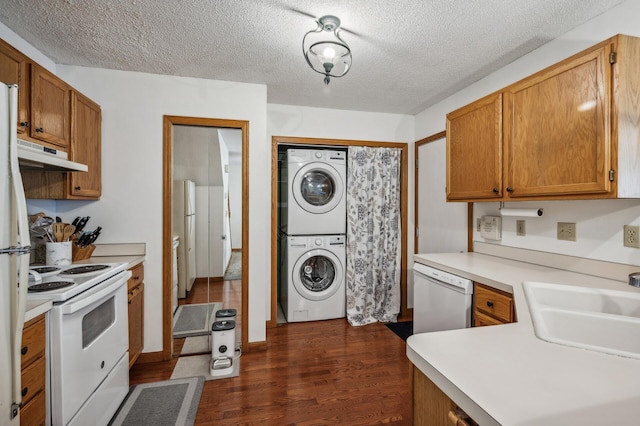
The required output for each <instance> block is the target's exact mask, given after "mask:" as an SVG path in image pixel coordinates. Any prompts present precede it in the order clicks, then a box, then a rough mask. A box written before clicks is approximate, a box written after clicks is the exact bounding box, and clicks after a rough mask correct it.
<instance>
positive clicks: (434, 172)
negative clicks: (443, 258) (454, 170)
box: [413, 132, 473, 253]
mask: <svg viewBox="0 0 640 426" xmlns="http://www.w3.org/2000/svg"><path fill="white" fill-rule="evenodd" d="M414 158H415V162H416V173H415V183H414V187H413V188H414V191H415V194H414V200H415V202H414V208H415V214H414V218H415V230H416V232H415V240H414V241H415V243H414V246H413V247H414V253H455V252H463V251H472V248H471V239H468V238H467V232H466V229H467V221H468V217H469V214H472V213H473V203H469V204H468V205H465V203H448V202H447V200H446V185H447V183H446V163H447V161H446V132H440V133H436V134H434V135H432V136H429V137H427V138H424V139H421V140H419V141H417V142H416V143H415V156H414ZM469 223H470V222H469ZM469 235H471V234H469Z"/></svg>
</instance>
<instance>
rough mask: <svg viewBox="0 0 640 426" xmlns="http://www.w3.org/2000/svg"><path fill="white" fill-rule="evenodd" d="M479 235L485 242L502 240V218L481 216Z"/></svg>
mask: <svg viewBox="0 0 640 426" xmlns="http://www.w3.org/2000/svg"><path fill="white" fill-rule="evenodd" d="M480 235H481V236H482V238H484V239H485V240H493V241H499V240H501V239H502V218H501V217H500V216H482V221H481V224H480Z"/></svg>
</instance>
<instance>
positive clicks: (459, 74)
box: [0, 0, 622, 114]
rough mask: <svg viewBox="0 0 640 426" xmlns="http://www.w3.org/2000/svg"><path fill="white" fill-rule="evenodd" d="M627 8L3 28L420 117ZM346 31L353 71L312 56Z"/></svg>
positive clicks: (13, 2)
mask: <svg viewBox="0 0 640 426" xmlns="http://www.w3.org/2000/svg"><path fill="white" fill-rule="evenodd" d="M619 3H622V0H526V1H525V0H430V1H426V0H385V1H379V0H350V1H345V0H341V1H340V0H316V1H310V0H274V1H258V0H253V1H251V0H173V1H166V0H161V1H155V0H39V1H33V0H2V7H1V9H0V21H1V22H2V23H4V24H5V25H6V26H7V27H9V28H11V29H12V30H13V31H14V32H16V33H17V34H18V35H20V36H21V37H22V38H24V39H25V40H27V41H28V42H29V43H31V44H32V45H33V46H35V47H36V48H37V49H39V50H40V51H42V52H43V53H44V54H46V55H47V56H49V57H50V58H51V59H52V60H53V61H54V62H56V63H59V64H68V65H81V66H91V67H99V68H112V69H118V70H129V71H141V72H150V73H159V74H171V75H179V76H191V77H202V78H210V79H216V80H229V81H237V82H249V83H260V84H266V85H267V99H268V102H269V103H275V104H287V105H305V106H315V107H323V108H336V109H350V110H361V111H378V112H392V113H404V114H415V113H417V112H420V111H422V110H424V109H425V108H426V107H428V106H430V105H433V104H434V103H436V102H438V101H440V100H442V99H444V98H446V97H447V96H449V95H451V94H453V93H455V92H456V91H458V90H460V89H462V88H463V87H465V86H467V85H469V84H470V83H472V82H474V81H476V80H479V79H480V78H482V77H484V76H485V75H487V74H490V73H491V72H493V71H495V70H497V69H499V68H501V67H503V66H504V65H506V64H508V63H510V62H512V61H513V60H515V59H516V58H518V57H520V56H522V55H524V54H526V53H528V52H530V51H531V50H533V49H535V48H537V47H538V46H540V45H542V44H544V43H546V42H548V41H550V40H552V39H554V38H556V37H558V36H559V35H562V34H564V33H565V32H567V31H568V30H570V29H572V28H574V27H576V26H578V25H580V24H582V23H584V22H586V21H587V20H589V19H591V18H593V17H595V16H597V15H599V14H601V13H602V12H604V11H606V10H608V9H610V8H611V7H613V6H614V5H617V4H619ZM327 14H332V15H336V16H338V17H339V18H340V19H341V20H342V26H343V28H344V30H345V31H343V32H342V37H343V39H344V40H345V41H346V42H347V43H348V44H349V45H350V47H351V49H352V52H353V66H352V69H351V71H350V72H349V73H348V74H347V75H346V76H344V77H342V78H334V79H332V81H331V84H330V85H329V86H327V87H325V86H324V84H323V81H322V80H323V77H322V76H321V75H320V74H317V73H315V72H313V71H312V70H311V68H309V67H308V65H307V64H306V62H305V60H304V58H303V56H302V47H301V43H302V37H303V36H304V34H305V33H306V32H307V31H309V30H311V29H314V28H315V26H316V24H315V22H314V17H320V16H323V15H327Z"/></svg>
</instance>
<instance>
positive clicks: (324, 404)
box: [130, 299, 411, 425]
mask: <svg viewBox="0 0 640 426" xmlns="http://www.w3.org/2000/svg"><path fill="white" fill-rule="evenodd" d="M212 300H214V299H212ZM267 342H268V349H267V351H266V352H255V353H248V354H243V355H242V357H241V358H240V360H241V364H240V376H239V377H235V378H229V379H220V380H211V381H207V382H205V385H204V389H203V393H202V397H201V400H200V406H199V408H198V414H197V417H196V425H253V424H266V425H372V424H391V425H409V424H410V409H411V389H410V386H411V368H410V363H409V360H408V359H407V357H406V355H405V351H406V346H405V342H404V341H403V340H402V339H400V338H399V337H397V336H396V335H395V334H394V333H393V332H392V331H390V330H389V329H388V328H387V327H385V326H384V325H383V324H370V325H367V326H364V327H351V326H350V325H349V324H348V323H347V321H346V320H345V319H337V320H328V321H313V322H305V323H290V324H284V325H282V326H280V327H277V328H274V329H270V330H268V336H267ZM174 365H175V361H174V360H172V361H168V362H167V363H149V364H142V365H135V366H134V367H133V369H132V370H131V378H130V381H131V384H132V385H133V384H135V383H142V382H145V381H157V380H166V379H168V378H169V377H170V376H171V371H172V369H173V366H174Z"/></svg>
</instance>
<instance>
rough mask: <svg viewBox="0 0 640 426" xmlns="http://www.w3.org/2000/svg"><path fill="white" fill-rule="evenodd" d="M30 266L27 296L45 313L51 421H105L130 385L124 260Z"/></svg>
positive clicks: (101, 422) (69, 422)
mask: <svg viewBox="0 0 640 426" xmlns="http://www.w3.org/2000/svg"><path fill="white" fill-rule="evenodd" d="M51 268H52V267H47V266H43V267H32V268H31V272H32V275H33V277H35V279H33V280H32V281H30V283H29V293H28V296H27V297H28V299H39V300H42V299H46V300H52V301H53V308H52V309H51V312H50V314H49V322H48V324H49V327H48V330H49V332H48V347H49V353H48V359H49V371H50V399H49V407H50V417H51V424H53V425H86V424H92V425H106V424H108V422H109V420H110V419H111V417H112V416H113V414H114V413H115V412H116V411H117V409H118V407H119V405H120V403H121V402H122V401H123V400H124V398H125V396H126V395H127V392H128V389H129V352H128V350H129V337H128V336H129V334H128V330H129V326H128V309H127V308H128V305H127V285H126V284H127V280H128V279H129V278H130V277H131V272H130V271H128V270H127V264H126V263H105V264H102V265H95V264H90V265H68V266H59V267H56V268H58V269H57V270H54V269H51Z"/></svg>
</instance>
